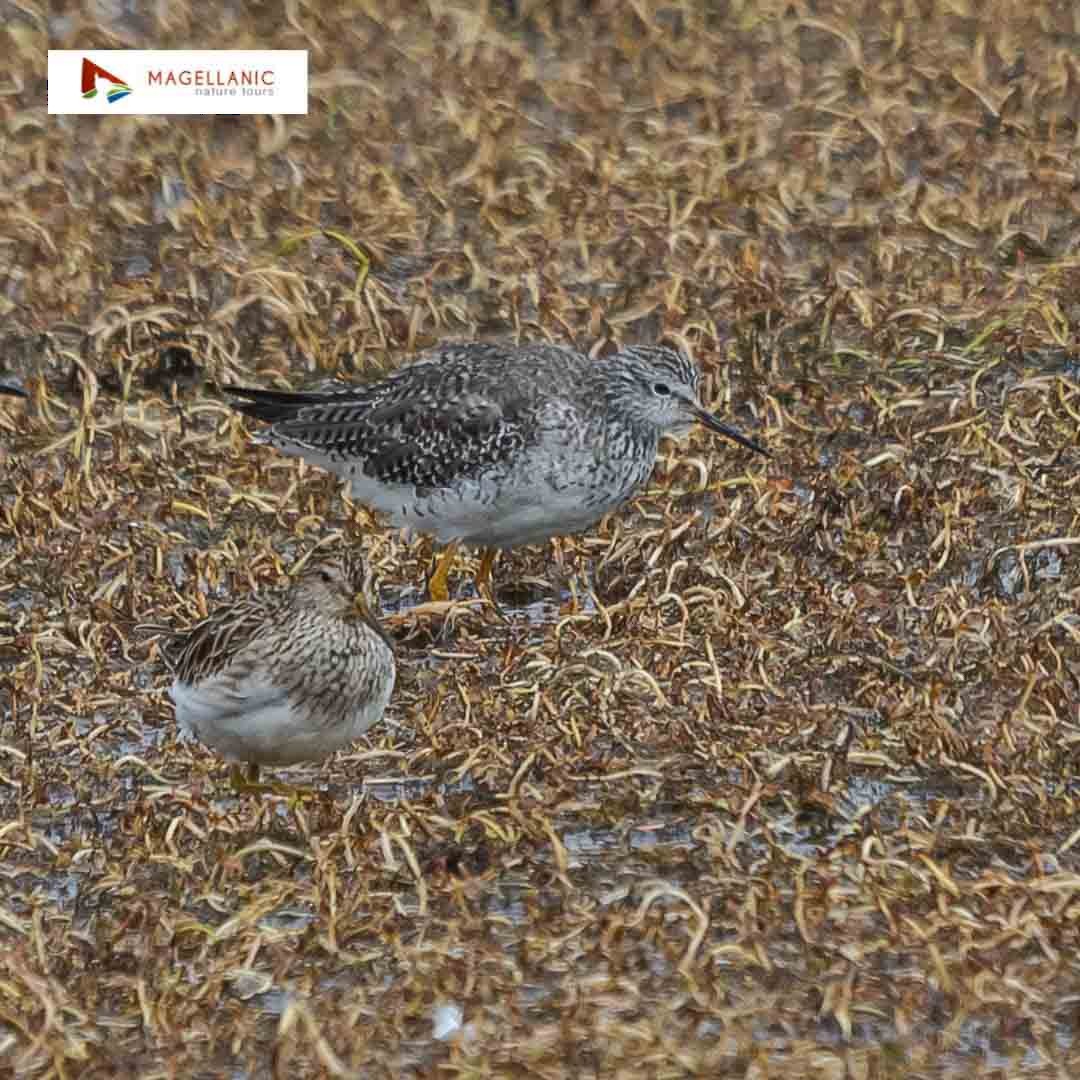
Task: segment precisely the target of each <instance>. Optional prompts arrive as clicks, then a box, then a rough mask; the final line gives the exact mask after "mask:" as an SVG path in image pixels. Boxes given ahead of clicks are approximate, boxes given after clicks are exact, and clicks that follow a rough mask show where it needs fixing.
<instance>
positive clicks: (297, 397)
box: [221, 385, 323, 423]
mask: <svg viewBox="0 0 1080 1080" xmlns="http://www.w3.org/2000/svg"><path fill="white" fill-rule="evenodd" d="M221 389H222V392H223V393H225V394H228V395H230V397H232V398H234V399H236V400H233V401H230V402H229V407H230V408H232V409H235V410H236V411H237V412H238V413H241V414H242V415H244V416H250V417H252V418H254V419H255V420H266V421H267V422H269V423H274V422H275V421H277V420H287V419H289V418H290V417H292V416H295V415H296V412H297V410H298V409H301V408H303V407H304V406H305V405H314V404H317V403H318V402H319V401H321V400H322V398H323V395H321V394H310V393H308V394H305V393H302V392H300V391H295V390H262V389H259V388H257V387H253V386H231V385H230V386H223V387H222V388H221Z"/></svg>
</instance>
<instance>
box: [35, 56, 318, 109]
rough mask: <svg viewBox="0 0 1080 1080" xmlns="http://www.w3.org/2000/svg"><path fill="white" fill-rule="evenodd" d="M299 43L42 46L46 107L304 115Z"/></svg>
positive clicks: (304, 70)
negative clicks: (46, 58)
mask: <svg viewBox="0 0 1080 1080" xmlns="http://www.w3.org/2000/svg"><path fill="white" fill-rule="evenodd" d="M307 111H308V54H307V50H306V49H88V50H87V51H85V52H83V51H81V50H78V49H50V50H49V112H50V113H95V114H99V115H101V114H104V115H105V116H133V115H148V116H178V115H182V114H188V115H194V114H201V115H205V114H210V113H231V114H236V113H264V114H269V113H275V114H281V115H293V116H295V115H307Z"/></svg>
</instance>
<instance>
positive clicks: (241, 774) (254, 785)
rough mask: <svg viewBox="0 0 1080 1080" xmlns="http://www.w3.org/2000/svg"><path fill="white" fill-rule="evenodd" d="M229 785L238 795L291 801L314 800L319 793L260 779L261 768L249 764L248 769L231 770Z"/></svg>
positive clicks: (241, 767) (237, 768) (298, 786)
mask: <svg viewBox="0 0 1080 1080" xmlns="http://www.w3.org/2000/svg"><path fill="white" fill-rule="evenodd" d="M229 783H230V784H231V786H232V789H233V791H234V792H236V794H237V795H281V796H283V797H285V798H288V799H289V800H290V801H294V802H295V801H298V800H300V799H303V798H312V797H313V796H315V795H316V794H317V793H316V792H315V791H314V790H313V789H312V788H309V787H303V786H300V785H297V784H282V783H278V782H267V781H264V780H260V779H259V766H258V765H256V764H255V763H254V762H249V763H248V765H247V767H246V768H245V767H243V766H240V765H233V766H232V767H231V768H230V769H229Z"/></svg>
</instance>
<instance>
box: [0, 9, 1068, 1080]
mask: <svg viewBox="0 0 1080 1080" xmlns="http://www.w3.org/2000/svg"><path fill="white" fill-rule="evenodd" d="M1078 20H1080V15H1078V14H1077V11H1076V10H1075V5H1069V4H1058V3H1053V2H1052V0H1036V2H1035V3H1023V4H1021V3H1018V2H1015V0H990V2H988V3H984V4H969V3H966V2H964V0H957V2H954V3H948V4H946V3H944V2H941V0H926V2H920V3H915V2H913V0H910V2H909V0H896V2H895V3H890V4H885V5H878V4H864V3H859V2H857V0H827V2H825V3H814V4H811V3H805V2H803V0H784V2H783V3H776V2H771V0H762V2H760V3H752V4H751V3H739V2H735V3H728V4H705V3H693V2H690V0H670V2H664V0H642V2H640V3H635V4H624V3H620V2H616V0H592V2H591V3H589V2H586V0H557V2H555V3H535V2H528V0H520V2H516V3H514V2H497V0H490V2H489V3H487V4H479V5H476V4H467V3H463V2H461V3H459V2H457V0H452V2H451V0H447V2H434V0H432V2H430V3H421V2H409V3H405V4H399V3H391V2H389V0H372V2H370V3H367V4H365V5H363V6H362V7H360V8H349V7H348V6H347V5H346V6H339V5H332V6H330V7H327V8H326V9H317V8H315V7H312V6H303V5H301V6H297V7H289V8H288V10H287V12H286V13H284V14H283V15H279V14H278V13H277V12H276V10H272V9H270V8H266V7H263V6H259V5H253V4H246V3H238V4H234V5H232V6H231V7H229V8H224V9H221V10H220V11H219V12H217V13H214V14H207V13H206V12H205V11H204V10H202V9H196V8H195V7H194V5H188V4H185V3H183V2H182V0H181V2H177V3H170V4H168V5H166V6H164V7H159V8H155V9H153V11H152V12H150V11H148V12H139V13H133V12H132V11H131V10H129V9H128V8H127V7H125V6H116V5H108V4H93V5H90V6H89V7H87V6H86V5H82V4H71V3H59V4H54V5H52V6H51V7H50V8H49V9H48V11H46V10H45V9H44V8H43V7H42V6H41V5H40V4H35V3H33V2H24V3H20V4H18V5H10V6H9V8H8V9H7V10H6V12H5V19H4V22H3V26H2V28H0V40H2V41H3V44H4V47H5V50H6V55H7V56H8V57H9V58H10V59H9V70H10V71H11V72H16V71H18V72H22V73H24V74H21V75H19V76H18V77H16V76H14V75H9V76H7V83H6V86H5V93H4V94H2V95H0V122H2V130H3V134H4V140H5V141H4V152H3V154H0V216H2V220H3V227H2V228H0V245H2V250H3V258H2V259H0V364H2V365H3V367H4V368H5V369H6V374H5V376H4V378H5V379H6V378H8V377H12V378H16V379H18V380H20V381H19V383H18V385H20V386H22V387H24V388H25V389H26V390H27V392H28V394H29V397H28V399H27V400H25V401H24V400H22V399H20V398H18V397H15V396H9V395H4V396H2V397H0V803H2V812H3V825H2V828H0V935H2V938H3V944H4V947H3V948H2V949H0V1061H3V1063H4V1066H5V1068H6V1069H7V1070H9V1071H11V1072H12V1073H13V1074H14V1075H19V1076H74V1075H79V1076H86V1077H94V1076H113V1075H141V1076H157V1075H177V1076H184V1075H192V1076H194V1075H223V1074H225V1073H230V1074H231V1073H236V1074H237V1075H264V1074H271V1073H272V1074H274V1075H286V1074H294V1075H297V1076H315V1075H334V1076H391V1075H392V1076H434V1075H460V1076H479V1075H494V1076H499V1075H534V1076H537V1077H545V1078H547V1077H552V1078H553V1077H575V1078H577V1077H583V1076H601V1075H604V1076H665V1077H668V1076H690V1075H705V1076H740V1077H742V1076H766V1075H773V1074H775V1073H777V1072H779V1071H781V1070H783V1071H784V1074H785V1075H787V1076H790V1077H792V1078H797V1077H815V1078H816V1077H848V1076H852V1077H871V1076H875V1077H888V1076H892V1077H901V1076H902V1077H916V1076H918V1077H924V1076H925V1077H930V1076H933V1077H960V1076H970V1075H976V1074H977V1075H999V1076H1020V1075H1023V1076H1025V1077H1047V1078H1049V1077H1059V1076H1071V1075H1076V1073H1077V1072H1078V1069H1080V1047H1078V1045H1077V1038H1076V1016H1075V1012H1076V1002H1077V1001H1078V1000H1080V996H1078V995H1080V972H1078V968H1077V961H1076V956H1077V953H1078V948H1077V945H1078V920H1080V904H1078V902H1077V901H1078V897H1080V856H1078V854H1077V840H1078V838H1080V831H1078V830H1077V826H1076V811H1077V805H1076V800H1077V786H1076V781H1075V775H1076V755H1077V746H1078V744H1080V713H1078V705H1077V702H1078V700H1080V687H1078V680H1080V653H1078V636H1080V635H1078V628H1080V627H1078V618H1080V616H1078V599H1080V570H1078V565H1080V563H1078V558H1080V552H1078V550H1077V548H1078V545H1080V487H1078V483H1077V474H1078V465H1080V448H1078V440H1077V431H1078V422H1080V359H1078V357H1080V351H1078V341H1077V325H1078V323H1080V305H1078V303H1077V299H1076V298H1077V295H1078V289H1080V267H1078V265H1077V260H1076V252H1077V244H1078V240H1080V224H1078V223H1080V205H1078V187H1077V182H1076V181H1077V176H1078V170H1080V142H1078V137H1077V136H1078V127H1077V124H1078V119H1077V108H1076V103H1077V100H1078V86H1080V67H1078V65H1077V60H1076V50H1075V48H1074V44H1075V40H1078V35H1080V21H1078ZM209 39H212V40H213V41H214V42H215V43H216V44H218V45H220V46H233V47H244V46H251V44H252V43H257V45H258V47H261V48H305V49H308V50H310V67H311V73H312V90H311V108H310V112H309V115H308V116H307V117H293V118H288V119H273V118H251V119H250V120H249V119H243V120H238V119H237V118H232V117H224V116H222V117H206V118H185V119H184V120H182V121H181V120H179V119H176V118H169V117H139V118H132V119H127V120H122V121H121V120H116V118H97V117H49V116H46V114H45V109H44V105H43V99H44V86H43V80H42V79H41V77H40V75H30V74H25V73H29V72H39V73H40V72H42V71H44V55H45V50H46V48H49V47H51V48H85V49H90V48H97V47H101V48H106V47H120V46H123V47H134V48H149V47H158V48H170V47H171V48H181V47H188V46H189V45H190V44H191V42H192V41H196V40H209ZM664 336H667V337H669V338H671V339H673V340H675V341H678V342H682V343H684V344H685V345H687V346H688V347H689V348H690V349H691V350H692V351H693V353H694V355H695V356H696V357H697V359H698V361H699V362H700V364H701V366H702V368H703V371H704V373H705V392H704V399H705V400H706V402H708V403H710V404H712V405H714V406H715V407H716V408H718V409H724V410H726V412H727V414H728V415H729V416H730V418H731V419H732V421H733V422H734V423H737V424H739V425H741V426H743V427H745V428H747V429H750V430H753V431H754V432H755V433H760V434H761V436H762V438H763V440H764V441H766V442H767V444H768V446H769V448H770V450H771V451H772V452H773V454H774V458H773V460H772V461H771V462H770V463H769V464H768V465H767V467H765V468H760V467H758V466H757V465H756V464H755V465H754V466H753V467H752V468H751V467H748V465H747V463H746V460H745V458H744V457H743V456H742V455H739V454H735V453H732V452H731V451H730V449H729V448H727V447H725V446H723V445H719V444H717V443H715V442H713V441H710V440H709V439H708V438H707V437H706V436H704V435H701V434H698V435H695V436H692V437H691V438H690V440H689V442H688V444H687V445H685V446H683V447H680V448H674V447H667V448H666V449H665V452H664V454H663V455H662V457H661V460H660V461H659V463H658V467H657V470H656V473H655V476H654V478H653V481H652V483H651V484H650V485H649V487H648V490H647V491H646V492H645V493H644V494H643V496H642V497H641V498H639V499H637V500H636V501H635V502H634V503H633V504H632V505H631V506H628V507H627V508H625V509H624V510H623V511H622V512H621V513H620V514H618V515H616V516H614V517H612V518H610V519H608V520H607V521H605V522H604V523H602V524H601V525H600V526H598V527H597V528H595V529H593V530H591V531H590V532H589V533H587V534H584V535H581V536H576V537H572V538H568V539H565V540H563V541H561V542H559V544H558V545H557V547H558V551H557V552H555V551H553V550H551V549H537V548H522V549H519V550H516V551H514V552H512V553H511V554H510V555H508V556H506V557H505V558H504V560H503V563H502V568H501V571H500V580H501V581H502V582H505V583H506V585H505V586H504V589H503V592H502V594H501V600H502V602H503V603H504V605H506V606H507V607H509V608H510V611H511V619H510V625H509V626H507V625H504V624H503V623H501V622H499V621H498V620H495V619H493V618H491V617H490V614H489V613H487V612H486V611H485V609H484V607H483V605H478V604H477V605H470V604H463V605H461V606H459V607H458V608H456V609H454V610H453V611H452V612H451V613H450V614H449V615H447V614H446V613H445V612H441V613H432V612H428V613H423V612H421V613H419V614H417V613H410V609H411V608H412V607H413V606H414V605H415V604H417V603H418V602H419V601H420V600H421V599H422V597H423V592H424V582H425V575H426V574H427V572H428V570H429V566H430V560H431V551H430V548H429V547H428V546H427V545H426V543H425V542H424V541H423V540H421V539H409V538H406V537H403V536H401V535H400V534H398V533H395V532H392V531H388V530H385V529H383V528H381V527H380V525H379V524H378V523H377V522H376V521H374V520H373V519H372V518H371V517H370V515H369V514H368V513H367V512H366V511H365V509H364V508H363V507H360V506H354V505H351V504H350V503H349V502H348V501H347V500H345V499H343V498H342V495H341V492H340V491H339V490H338V486H337V485H336V484H335V482H334V481H333V480H332V479H331V478H330V477H328V476H326V475H325V474H324V473H321V472H320V471H318V470H316V469H312V468H307V467H305V466H304V465H302V464H301V463H298V462H296V461H292V460H287V459H282V458H275V457H273V456H271V455H267V454H263V453H258V452H255V451H254V450H253V448H251V447H250V446H249V445H248V442H247V435H246V431H245V428H244V426H243V424H242V423H241V422H240V421H239V420H238V419H237V418H236V417H234V416H233V415H232V414H230V412H229V410H228V408H227V406H226V405H225V403H224V401H223V400H222V397H221V394H220V392H219V387H220V386H221V385H222V384H224V383H228V382H241V383H249V384H255V385H267V386H269V385H279V386H289V387H295V386H306V385H320V384H323V383H325V381H326V380H328V379H347V380H361V379H365V378H372V377H376V376H377V375H379V374H381V373H384V372H386V371H388V370H390V369H392V368H393V367H394V366H395V365H396V364H397V363H399V362H400V361H401V360H402V358H403V357H406V356H407V355H409V354H410V353H412V352H414V351H416V350H418V349H421V348H423V347H425V346H427V345H430V344H431V343H433V342H435V341H437V340H441V339H444V338H460V339H466V338H480V339H489V338H500V339H509V340H514V339H517V340H524V339H529V340H533V339H535V340H546V341H554V342H560V343H572V344H575V345H577V346H580V347H583V348H585V349H595V350H596V351H608V350H610V349H611V348H613V347H615V346H617V345H619V344H622V343H627V342H636V341H650V342H651V341H655V340H657V339H659V338H661V337H664ZM338 529H340V530H342V531H343V532H344V534H345V535H346V536H347V538H348V541H349V543H350V545H352V546H354V547H356V548H357V549H358V550H360V551H361V552H362V554H363V556H364V558H365V559H366V560H367V562H368V563H369V564H370V565H371V566H372V567H373V568H374V570H375V572H376V575H377V577H378V580H379V581H380V582H381V598H382V604H383V609H384V611H385V612H387V613H388V614H389V615H391V616H393V618H392V620H391V629H392V633H393V635H394V637H395V641H396V645H397V650H398V661H399V689H398V691H397V693H396V694H395V697H394V700H393V702H392V703H391V706H390V709H389V710H388V720H389V721H390V723H389V724H386V725H384V726H382V727H380V728H379V729H377V730H376V731H374V732H373V733H372V736H371V738H370V739H369V741H368V742H367V743H363V742H362V743H358V744H356V746H355V747H354V749H353V750H352V751H350V752H345V753H341V754H338V755H337V756H336V757H335V758H333V759H332V760H331V761H330V762H328V763H327V764H326V765H325V766H321V767H319V768H317V769H309V770H305V769H298V770H295V774H296V776H297V778H298V779H300V780H302V781H307V782H310V783H313V784H315V785H316V786H317V787H319V788H321V789H322V793H323V795H322V797H321V798H318V799H314V800H304V801H295V802H294V803H291V804H290V803H289V802H287V801H283V800H279V799H274V798H263V799H260V798H234V797H233V796H232V795H231V793H230V792H229V791H228V789H227V786H226V785H225V783H224V778H225V771H226V767H225V765H224V764H223V763H222V762H221V761H220V760H219V759H217V758H216V757H215V756H213V755H212V754H211V753H209V752H208V751H205V750H204V749H202V748H201V747H199V746H198V745H197V744H192V743H186V742H178V741H177V739H176V733H175V729H174V724H173V719H172V713H171V709H170V708H169V706H168V704H167V701H166V698H165V696H164V689H165V686H166V683H167V675H166V673H165V669H164V667H163V665H162V664H161V662H160V659H159V657H158V656H157V653H156V646H155V644H154V642H153V640H152V639H148V638H147V637H146V636H144V635H140V634H138V633H136V632H135V629H134V628H135V627H136V626H137V625H138V624H140V623H143V622H171V623H173V624H175V625H179V626H184V625H190V624H191V623H193V622H195V621H196V620H197V619H199V618H201V617H203V616H204V615H205V614H206V613H207V611H208V610H209V608H210V607H211V606H212V605H213V604H214V603H216V602H218V601H221V600H224V599H226V598H230V597H234V596H238V595H239V596H242V595H245V594H247V593H248V592H250V591H252V590H253V589H255V588H257V587H258V588H266V587H273V586H274V585H276V584H279V583H281V581H282V579H283V575H284V572H285V570H286V568H287V566H288V565H289V564H290V563H291V561H292V560H294V559H295V558H296V557H298V555H300V554H302V553H303V552H305V551H307V550H309V549H310V548H311V546H312V545H313V544H314V543H315V542H317V540H318V539H319V538H320V537H322V536H324V535H326V534H327V533H328V532H330V531H332V530H338ZM474 571H475V562H474V563H472V564H470V563H469V562H468V560H463V561H461V563H460V564H459V568H458V571H457V574H456V577H455V579H454V581H453V585H454V587H455V588H456V589H457V590H458V594H459V596H460V597H462V598H464V599H469V598H470V596H471V595H472V593H471V587H470V584H469V583H470V580H471V574H472V573H473V572H474Z"/></svg>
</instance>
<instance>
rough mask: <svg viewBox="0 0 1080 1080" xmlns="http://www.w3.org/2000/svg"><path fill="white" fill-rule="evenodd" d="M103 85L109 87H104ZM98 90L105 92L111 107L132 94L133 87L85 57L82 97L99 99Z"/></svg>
mask: <svg viewBox="0 0 1080 1080" xmlns="http://www.w3.org/2000/svg"><path fill="white" fill-rule="evenodd" d="M103 83H107V84H108V85H107V86H103V85H102V84H103ZM98 90H104V91H105V96H106V97H107V98H108V99H109V104H110V105H111V104H112V103H113V102H114V101H119V100H120V99H121V98H125V97H127V96H128V94H130V93H131V87H130V86H128V84H127V83H126V82H124V80H123V79H118V78H117V77H116V76H115V75H111V74H110V73H109V72H107V71H106V70H105V69H104V68H103V67H98V65H97V64H95V63H94V61H93V60H87V59H86V57H85V56H84V57H83V62H82V96H83V97H84V98H86V99H87V100H89V99H90V98H92V97H97V92H98Z"/></svg>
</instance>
